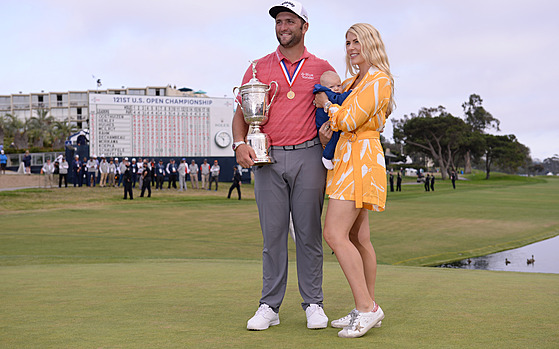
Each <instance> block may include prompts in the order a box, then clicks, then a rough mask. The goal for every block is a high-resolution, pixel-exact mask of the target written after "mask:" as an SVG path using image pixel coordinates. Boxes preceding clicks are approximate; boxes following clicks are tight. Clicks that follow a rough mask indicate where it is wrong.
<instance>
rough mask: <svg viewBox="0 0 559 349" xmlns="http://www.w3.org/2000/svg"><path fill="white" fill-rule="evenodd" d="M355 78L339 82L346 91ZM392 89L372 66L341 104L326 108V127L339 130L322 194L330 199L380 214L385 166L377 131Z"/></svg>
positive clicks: (387, 80) (381, 127)
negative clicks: (350, 202)
mask: <svg viewBox="0 0 559 349" xmlns="http://www.w3.org/2000/svg"><path fill="white" fill-rule="evenodd" d="M356 78H357V75H356V76H353V77H352V78H349V79H347V80H346V81H344V83H343V87H344V92H345V91H348V90H349V88H350V87H351V85H352V84H353V82H354V81H355V79H356ZM391 93H392V87H391V82H390V78H389V77H388V75H386V74H385V73H383V72H381V71H379V70H377V69H376V68H375V67H372V68H371V69H369V71H368V72H367V73H366V75H365V76H364V77H363V79H362V80H361V81H360V82H359V84H358V85H357V86H356V87H355V88H354V89H353V91H352V92H351V94H350V95H349V96H348V97H347V98H346V99H345V101H344V102H343V103H342V105H341V106H340V105H337V104H333V105H332V106H330V109H329V115H330V126H331V128H332V129H333V130H334V131H342V133H341V135H340V140H339V141H338V144H337V145H336V152H335V154H334V159H333V160H332V161H333V163H334V169H333V170H330V171H328V178H327V181H326V193H327V194H328V195H329V196H330V198H333V199H338V200H350V201H355V207H356V208H361V207H365V208H366V209H369V210H373V211H384V206H385V202H386V164H385V162H384V151H383V149H382V145H381V143H380V139H379V137H380V132H381V131H382V130H383V129H384V124H385V122H386V118H385V115H386V110H387V107H388V103H389V101H390V95H391Z"/></svg>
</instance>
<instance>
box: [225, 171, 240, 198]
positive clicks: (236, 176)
mask: <svg viewBox="0 0 559 349" xmlns="http://www.w3.org/2000/svg"><path fill="white" fill-rule="evenodd" d="M234 188H237V194H239V200H241V174H240V173H239V169H238V168H237V166H233V184H231V187H229V194H228V195H227V198H228V199H230V198H231V192H232V191H233V189H234Z"/></svg>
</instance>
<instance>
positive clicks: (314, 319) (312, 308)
mask: <svg viewBox="0 0 559 349" xmlns="http://www.w3.org/2000/svg"><path fill="white" fill-rule="evenodd" d="M305 313H306V314H307V328H310V329H313V330H316V329H320V328H326V327H328V316H326V314H324V309H322V307H321V306H320V305H318V304H311V305H309V306H308V307H307V309H305Z"/></svg>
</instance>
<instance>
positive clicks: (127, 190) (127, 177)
mask: <svg viewBox="0 0 559 349" xmlns="http://www.w3.org/2000/svg"><path fill="white" fill-rule="evenodd" d="M124 165H125V166H126V170H125V171H124V176H123V180H122V181H123V184H124V200H126V199H127V197H128V196H130V200H134V195H133V194H132V168H131V166H130V163H129V162H128V161H127V159H126V158H125V159H124Z"/></svg>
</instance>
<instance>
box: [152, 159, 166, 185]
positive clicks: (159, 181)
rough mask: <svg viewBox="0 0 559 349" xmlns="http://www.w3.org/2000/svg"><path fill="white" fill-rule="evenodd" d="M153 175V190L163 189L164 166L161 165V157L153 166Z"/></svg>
mask: <svg viewBox="0 0 559 349" xmlns="http://www.w3.org/2000/svg"><path fill="white" fill-rule="evenodd" d="M153 175H154V176H155V190H163V181H164V180H165V166H163V160H162V159H159V163H158V164H157V165H156V166H155V171H154V172H153Z"/></svg>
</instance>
